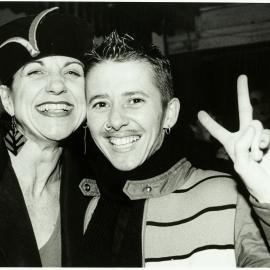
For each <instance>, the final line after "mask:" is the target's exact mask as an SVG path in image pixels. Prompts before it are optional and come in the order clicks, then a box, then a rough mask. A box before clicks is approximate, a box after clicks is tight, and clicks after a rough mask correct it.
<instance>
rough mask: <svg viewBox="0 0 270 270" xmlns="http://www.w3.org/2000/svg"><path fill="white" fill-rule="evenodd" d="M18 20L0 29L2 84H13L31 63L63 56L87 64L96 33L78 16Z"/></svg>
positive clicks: (49, 11) (51, 14)
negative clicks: (87, 53)
mask: <svg viewBox="0 0 270 270" xmlns="http://www.w3.org/2000/svg"><path fill="white" fill-rule="evenodd" d="M56 9H58V7H54V8H51V9H47V10H44V11H43V12H41V13H39V14H38V15H36V16H27V17H23V18H18V19H16V20H14V21H11V22H10V23H7V24H5V25H3V26H1V27H0V81H1V83H2V84H7V85H9V84H10V83H11V79H12V77H13V75H14V74H15V73H16V71H17V70H19V69H20V68H21V67H22V66H23V65H25V64H26V63H27V62H29V61H31V60H34V59H38V58H42V57H46V56H50V55H61V56H69V57H73V58H76V59H78V60H81V61H82V62H83V61H84V53H85V52H86V51H89V50H91V48H92V44H93V41H92V40H93V32H92V29H91V27H90V25H89V24H88V23H87V22H86V21H84V20H81V19H79V18H77V17H74V16H71V15H67V14H60V13H57V12H53V11H54V10H56Z"/></svg>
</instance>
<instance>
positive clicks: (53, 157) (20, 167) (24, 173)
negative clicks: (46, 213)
mask: <svg viewBox="0 0 270 270" xmlns="http://www.w3.org/2000/svg"><path fill="white" fill-rule="evenodd" d="M61 153H62V148H61V147H59V145H58V144H56V143H53V144H48V143H46V144H43V145H41V144H37V143H35V142H33V141H31V140H27V141H26V143H25V145H24V146H23V148H22V149H21V151H20V153H19V154H18V155H17V156H14V155H13V154H11V153H10V152H9V155H10V158H11V162H12V166H13V168H14V171H15V173H16V175H17V178H18V181H19V184H20V186H21V188H22V191H23V192H24V193H25V192H26V193H27V194H30V195H31V196H35V197H36V196H40V195H42V193H43V192H44V191H45V190H48V189H50V188H51V187H54V186H55V185H57V184H58V182H59V180H60V162H59V160H60V156H61Z"/></svg>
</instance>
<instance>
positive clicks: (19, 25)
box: [0, 8, 92, 267]
mask: <svg viewBox="0 0 270 270" xmlns="http://www.w3.org/2000/svg"><path fill="white" fill-rule="evenodd" d="M56 9H57V8H51V9H48V10H44V11H42V12H41V13H39V14H36V15H33V16H27V17H22V18H18V19H16V20H14V21H12V22H10V23H7V24H5V25H3V26H1V27H0V63H1V65H0V81H1V85H0V97H1V101H2V104H3V107H4V109H5V112H6V113H5V114H4V115H3V117H2V118H1V129H0V135H1V140H0V157H1V158H0V266H2V267H3V266H4V267H41V266H45V267H49V266H53V267H59V266H71V265H73V263H74V260H75V256H76V252H77V246H78V243H80V240H81V239H82V236H83V233H82V230H81V224H82V220H83V216H84V210H85V206H87V204H86V202H85V201H84V200H83V199H82V195H81V191H80V190H79V188H78V184H79V181H80V180H81V178H80V170H79V167H78V164H77V163H76V162H77V159H76V158H74V156H73V155H72V154H71V153H70V151H69V150H68V149H64V146H65V145H66V143H65V139H66V138H67V137H68V136H70V135H71V134H72V133H73V132H74V131H75V130H76V129H77V128H78V127H79V126H80V125H81V123H82V121H83V120H84V119H85V112H86V108H85V93H84V86H85V78H84V66H85V65H84V62H83V59H84V52H85V51H86V50H87V49H88V48H89V46H90V47H91V44H92V34H91V32H92V30H91V28H90V27H89V25H88V24H87V23H86V22H84V21H82V20H80V19H78V18H76V17H73V16H69V15H65V14H61V13H58V12H56V11H55V10H56ZM74 202H75V203H74ZM74 207H75V208H74Z"/></svg>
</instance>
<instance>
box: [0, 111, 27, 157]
mask: <svg viewBox="0 0 270 270" xmlns="http://www.w3.org/2000/svg"><path fill="white" fill-rule="evenodd" d="M4 141H5V144H6V147H7V149H8V150H9V151H10V152H11V153H12V154H13V155H15V156H17V155H18V153H19V152H20V151H21V149H22V147H23V145H24V144H25V142H26V138H25V136H24V135H23V134H22V133H21V132H20V131H19V130H18V128H17V123H16V118H15V116H14V115H13V116H12V117H11V129H9V130H8V132H7V134H6V136H5V138H4Z"/></svg>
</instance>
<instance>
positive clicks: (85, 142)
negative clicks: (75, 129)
mask: <svg viewBox="0 0 270 270" xmlns="http://www.w3.org/2000/svg"><path fill="white" fill-rule="evenodd" d="M83 129H84V131H83V147H84V150H83V153H84V155H86V151H87V123H85V124H84V125H83Z"/></svg>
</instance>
